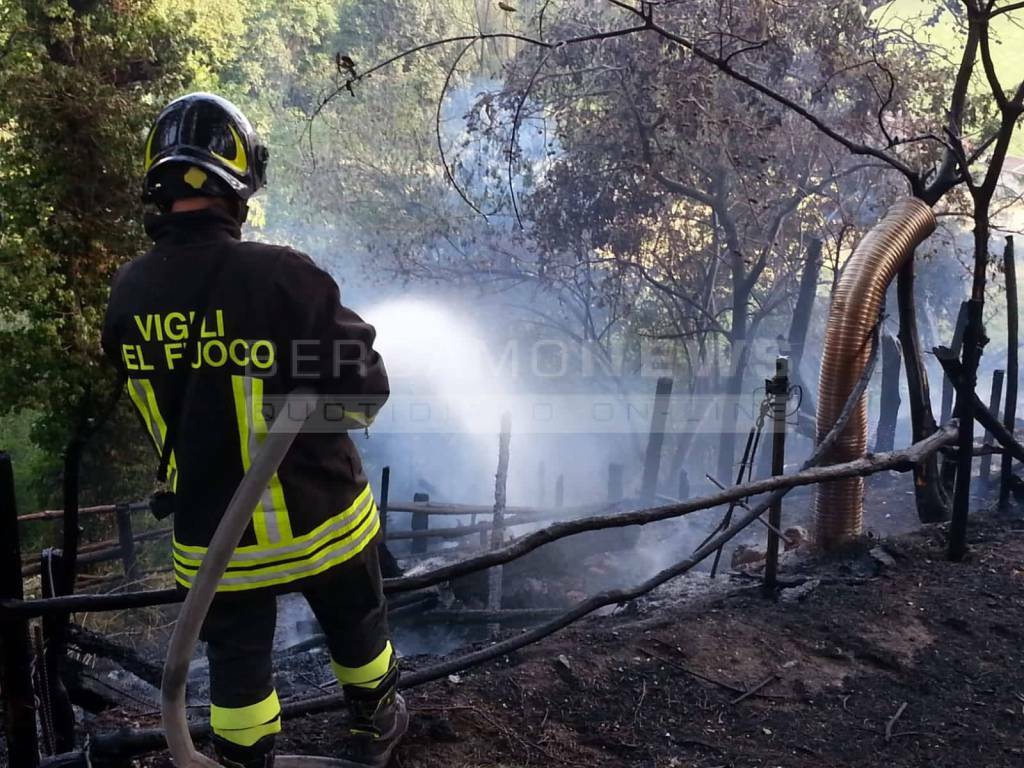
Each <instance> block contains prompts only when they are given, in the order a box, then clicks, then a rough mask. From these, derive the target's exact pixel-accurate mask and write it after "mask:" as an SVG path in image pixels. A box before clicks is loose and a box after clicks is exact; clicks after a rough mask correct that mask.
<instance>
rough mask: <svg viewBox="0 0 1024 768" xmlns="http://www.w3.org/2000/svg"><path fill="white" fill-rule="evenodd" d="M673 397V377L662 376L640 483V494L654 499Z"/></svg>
mask: <svg viewBox="0 0 1024 768" xmlns="http://www.w3.org/2000/svg"><path fill="white" fill-rule="evenodd" d="M671 397H672V379H671V378H669V377H668V376H662V377H661V378H659V379H658V385H657V388H656V390H655V394H654V410H653V411H652V412H651V431H650V434H649V435H648V437H647V455H646V456H645V457H644V476H643V480H642V481H641V483H640V495H641V496H642V497H643V498H645V499H653V498H654V497H655V495H657V493H658V473H659V471H660V470H661V448H662V446H663V445H664V444H665V422H666V421H667V420H668V409H669V404H670V400H671Z"/></svg>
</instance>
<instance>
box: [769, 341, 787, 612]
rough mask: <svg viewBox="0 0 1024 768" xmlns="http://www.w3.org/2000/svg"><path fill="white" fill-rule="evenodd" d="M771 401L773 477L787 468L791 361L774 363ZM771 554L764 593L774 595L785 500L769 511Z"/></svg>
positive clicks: (776, 502)
mask: <svg viewBox="0 0 1024 768" xmlns="http://www.w3.org/2000/svg"><path fill="white" fill-rule="evenodd" d="M765 389H767V390H768V394H769V395H771V398H772V475H781V474H782V473H783V472H784V471H785V468H786V407H787V405H788V402H789V358H786V357H779V358H777V359H776V360H775V377H774V378H772V379H770V380H769V381H766V382H765ZM768 522H769V523H771V527H770V528H769V529H768V552H767V555H766V558H765V567H764V591H765V594H766V595H774V594H775V588H776V586H777V584H778V574H779V534H778V533H777V531H779V530H780V529H781V528H782V499H781V498H779V499H777V500H776V501H775V503H773V504H772V505H771V507H769V509H768Z"/></svg>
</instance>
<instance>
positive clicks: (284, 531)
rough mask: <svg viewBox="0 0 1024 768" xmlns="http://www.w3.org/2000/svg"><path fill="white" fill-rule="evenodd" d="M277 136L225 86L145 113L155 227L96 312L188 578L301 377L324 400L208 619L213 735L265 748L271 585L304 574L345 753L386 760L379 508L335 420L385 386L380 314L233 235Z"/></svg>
mask: <svg viewBox="0 0 1024 768" xmlns="http://www.w3.org/2000/svg"><path fill="white" fill-rule="evenodd" d="M268 156H269V153H268V151H267V149H266V147H265V146H263V145H262V144H261V143H260V141H259V139H258V138H257V135H256V133H255V132H254V131H253V129H252V127H251V125H250V124H249V121H248V120H246V118H245V117H244V116H243V115H242V113H241V112H240V111H239V110H238V109H237V108H236V107H235V106H234V105H232V104H231V103H230V102H228V101H226V100H225V99H223V98H220V97H218V96H215V95H211V94H206V93H194V94H191V95H188V96H184V97H182V98H180V99H177V100H175V101H173V102H171V104H169V105H168V106H167V107H166V108H165V109H164V110H163V111H162V112H161V113H160V115H159V116H158V117H157V119H156V122H155V124H154V125H153V128H152V130H151V131H150V133H149V137H148V139H147V141H146V150H145V183H144V193H143V199H144V200H145V201H146V202H147V203H149V204H152V206H155V209H156V211H155V212H153V213H149V214H147V216H146V220H145V227H146V231H147V233H148V234H149V236H150V237H151V238H152V240H153V241H154V245H153V246H152V248H151V249H150V250H149V252H147V253H146V254H145V255H143V256H141V257H140V258H137V259H135V260H134V261H132V262H131V263H129V264H127V265H125V266H124V267H122V268H121V270H120V271H119V272H118V273H117V275H116V276H115V278H114V281H113V285H112V289H111V296H110V304H109V306H108V308H107V315H106V320H105V322H104V329H103V347H104V351H105V353H106V355H107V356H108V357H109V358H110V360H111V361H113V363H114V364H115V365H116V366H117V368H118V369H119V370H120V372H121V375H122V377H123V378H124V380H125V382H126V384H125V386H126V389H127V393H128V395H129V396H130V397H131V400H132V402H133V403H134V404H135V407H136V409H137V410H138V412H139V415H140V416H141V418H142V422H143V424H144V426H145V429H146V431H147V432H148V433H149V436H150V438H151V439H152V442H153V445H154V447H155V449H156V453H157V456H158V457H159V459H160V469H159V470H158V476H159V478H160V479H161V480H162V481H163V482H165V483H166V488H167V490H166V492H165V493H163V494H161V495H159V496H158V497H157V499H156V501H155V502H154V503H155V505H156V506H157V507H163V508H165V509H168V510H173V512H174V538H173V560H174V574H175V578H176V580H177V583H178V584H179V585H180V586H181V587H182V588H184V589H188V588H189V586H190V585H191V584H192V581H193V579H194V578H195V576H196V573H197V571H198V569H199V565H200V563H201V562H202V559H203V555H204V553H205V552H206V548H207V546H208V545H209V543H210V539H211V537H212V535H213V533H214V531H215V529H216V528H217V524H218V522H219V521H220V518H221V515H222V513H223V511H224V510H225V508H226V507H227V504H228V501H229V500H230V498H231V496H232V494H233V492H234V490H235V488H236V487H237V486H238V484H239V482H240V480H241V479H242V476H243V474H244V473H245V471H246V470H247V469H248V468H249V466H250V464H251V462H252V460H253V456H254V454H255V452H256V451H257V450H258V449H259V446H260V443H261V441H262V440H263V439H264V436H265V435H266V433H267V425H268V423H270V422H271V421H272V420H273V416H274V408H275V406H276V405H277V404H279V403H280V402H281V401H282V400H283V399H284V396H285V395H286V394H287V393H288V392H290V391H291V390H293V389H295V388H297V387H312V388H314V389H315V391H316V392H317V393H318V394H319V395H320V396H321V399H322V401H323V402H324V403H325V404H324V405H323V407H322V408H321V409H320V410H318V411H317V414H316V415H315V416H314V417H313V419H312V423H313V426H312V427H310V422H307V428H306V429H304V430H303V431H302V432H301V433H300V434H299V436H298V437H297V438H296V440H295V443H294V444H293V446H292V448H291V450H290V451H289V453H288V454H287V456H286V457H285V459H284V461H283V462H282V464H281V466H280V468H279V469H278V470H277V472H276V474H275V475H274V476H273V478H272V479H271V481H270V484H269V485H268V486H267V488H266V491H265V492H264V494H263V497H262V499H261V500H260V503H259V505H258V506H257V507H256V509H255V510H254V512H253V518H252V522H251V524H250V525H249V528H248V529H247V530H246V532H245V534H244V536H243V538H242V540H241V542H240V543H239V546H238V548H237V549H236V551H235V553H234V555H233V557H232V560H231V562H230V564H229V565H228V568H227V571H226V572H225V574H224V578H223V579H222V581H221V583H220V586H219V588H218V593H217V596H216V598H215V599H214V602H213V605H212V606H211V608H210V612H209V615H208V616H207V618H206V621H205V623H204V626H203V631H202V635H201V639H202V640H204V641H205V642H206V648H207V655H208V658H209V667H210V698H211V707H210V721H211V725H212V729H213V733H214V738H213V742H214V749H215V750H216V753H217V756H218V758H219V759H220V761H221V762H222V763H223V764H224V765H226V766H231V767H232V768H257V767H258V768H269V767H270V766H272V765H273V763H274V739H275V734H277V733H278V732H279V731H280V730H281V707H280V704H279V702H278V697H277V694H276V692H275V690H274V685H273V679H272V666H271V650H272V643H273V638H274V628H275V623H276V597H277V595H278V594H281V593H284V592H301V593H302V594H303V596H304V597H305V599H306V600H307V601H308V602H309V605H310V607H311V608H312V610H313V612H314V613H315V615H316V617H317V619H318V621H319V623H320V625H321V627H322V628H323V631H324V633H325V635H326V637H327V645H328V650H329V651H330V657H331V667H332V669H333V672H334V674H335V676H336V677H337V678H338V681H339V683H340V684H341V686H342V689H343V691H344V693H345V697H346V702H347V705H348V708H349V710H350V734H348V735H349V738H348V739H347V742H346V744H347V747H346V752H345V754H344V755H342V757H343V759H346V760H349V761H350V762H352V763H354V764H355V765H360V766H362V765H365V766H376V767H377V768H382V767H383V766H385V765H386V764H387V763H388V761H389V759H390V756H391V753H392V750H393V749H394V747H395V745H396V743H397V742H398V740H399V739H400V738H401V736H402V735H403V733H404V732H405V729H406V727H407V725H408V715H407V713H406V709H405V704H404V702H403V701H402V698H401V696H399V695H398V693H397V684H398V668H397V662H396V658H395V653H394V650H393V649H392V646H391V642H390V639H389V634H388V627H387V615H386V608H385V601H384V596H383V592H382V582H381V574H380V566H379V561H378V554H377V544H378V541H379V539H380V538H381V533H380V521H379V517H378V512H377V507H376V505H375V504H374V500H373V496H372V494H371V491H370V486H369V484H368V483H367V479H366V475H365V474H364V472H363V468H362V464H361V461H360V457H359V453H358V452H357V450H356V448H355V445H354V444H353V442H352V440H351V438H350V437H349V435H348V433H347V430H348V429H353V428H358V429H363V428H365V427H366V426H367V425H368V424H369V422H370V420H371V419H372V418H373V415H374V414H375V413H376V411H377V410H378V409H379V408H380V406H381V405H382V404H383V402H384V401H385V399H386V398H387V396H388V379H387V374H386V372H385V369H384V364H383V362H382V361H381V358H380V356H379V355H378V354H377V352H376V351H374V349H373V341H374V335H375V333H374V330H373V328H372V327H371V326H369V325H367V324H366V323H365V322H363V321H362V320H361V319H360V318H359V317H358V316H357V315H356V314H355V313H354V312H352V311H351V310H349V309H346V308H345V307H343V306H342V305H341V304H340V299H339V290H338V286H337V284H336V283H335V282H334V280H333V279H332V278H331V277H330V276H329V275H328V274H327V273H326V272H324V271H323V270H321V269H319V268H317V267H316V266H315V265H314V264H313V262H312V261H311V260H310V259H309V257H307V256H305V255H303V254H301V253H299V252H297V251H294V250H292V249H290V248H284V247H279V246H272V245H265V244H263V243H256V242H245V241H243V240H242V239H241V231H240V230H241V225H242V223H243V222H244V221H245V219H246V214H247V210H248V208H247V201H248V200H249V198H250V197H251V196H252V195H253V194H255V193H256V192H257V191H258V190H259V189H260V188H261V187H263V186H264V184H265V182H266V167H267V160H268Z"/></svg>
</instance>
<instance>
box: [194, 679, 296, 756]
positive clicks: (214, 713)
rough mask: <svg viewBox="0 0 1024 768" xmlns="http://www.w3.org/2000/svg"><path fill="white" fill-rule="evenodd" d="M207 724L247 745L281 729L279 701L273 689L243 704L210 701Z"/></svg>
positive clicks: (225, 737)
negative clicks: (222, 703)
mask: <svg viewBox="0 0 1024 768" xmlns="http://www.w3.org/2000/svg"><path fill="white" fill-rule="evenodd" d="M210 727H212V728H213V732H214V733H216V734H217V735H218V736H220V737H221V738H223V739H226V740H228V741H230V742H232V743H234V744H241V745H242V746H243V747H251V746H252V745H253V744H255V743H256V742H257V741H259V740H260V739H261V738H263V737H264V736H267V735H269V734H272V733H278V732H280V730H281V702H280V701H278V698H277V691H271V692H270V695H269V696H267V698H265V699H264V700H263V701H261V702H259V703H257V704H250V705H249V706H247V707H218V706H217V705H216V704H211V705H210Z"/></svg>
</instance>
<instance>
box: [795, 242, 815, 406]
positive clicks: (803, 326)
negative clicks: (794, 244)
mask: <svg viewBox="0 0 1024 768" xmlns="http://www.w3.org/2000/svg"><path fill="white" fill-rule="evenodd" d="M821 248H822V243H821V240H820V239H819V238H814V239H813V240H811V244H810V245H809V246H808V247H807V261H806V262H805V263H804V271H803V274H801V275H800V290H799V293H797V297H796V306H795V307H794V308H793V321H792V322H791V323H790V325H789V339H788V342H789V350H788V352H789V375H790V380H792V381H793V383H794V384H799V385H800V386H801V387H802V389H803V397H802V399H801V401H800V407H801V409H802V410H804V411H807V412H808V413H810V414H813V413H814V402H813V398H812V395H811V387H809V386H807V384H806V383H805V382H804V379H803V375H802V374H801V372H800V363H801V361H802V360H803V354H804V348H805V347H806V346H807V332H808V330H809V329H810V327H811V314H812V311H813V310H814V299H815V295H816V294H817V291H818V278H819V277H820V276H821Z"/></svg>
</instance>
